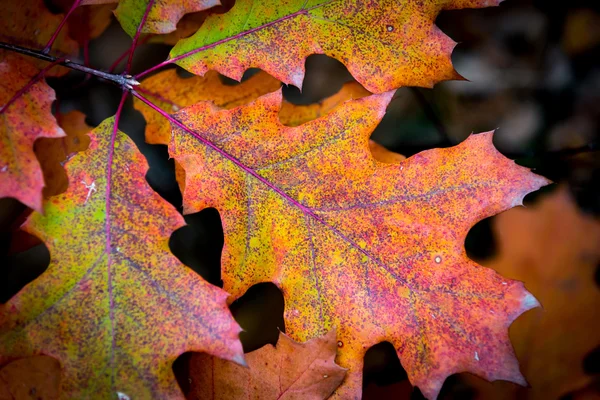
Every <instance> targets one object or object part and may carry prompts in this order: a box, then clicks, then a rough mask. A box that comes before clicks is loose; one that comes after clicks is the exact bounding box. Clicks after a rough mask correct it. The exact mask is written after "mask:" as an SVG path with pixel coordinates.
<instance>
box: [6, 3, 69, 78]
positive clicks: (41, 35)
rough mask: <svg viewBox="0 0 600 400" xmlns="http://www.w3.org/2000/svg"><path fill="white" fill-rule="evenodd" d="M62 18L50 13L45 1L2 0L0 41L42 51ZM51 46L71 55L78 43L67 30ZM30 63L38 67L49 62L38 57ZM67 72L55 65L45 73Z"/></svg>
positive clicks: (61, 73)
mask: <svg viewBox="0 0 600 400" xmlns="http://www.w3.org/2000/svg"><path fill="white" fill-rule="evenodd" d="M63 17H64V16H63V15H60V14H56V15H54V14H52V13H50V11H48V9H47V8H46V5H45V4H44V0H10V1H3V2H2V23H1V24H0V41H3V42H8V43H12V44H17V45H21V46H25V47H29V48H33V49H40V50H41V49H43V48H44V47H45V46H46V44H47V43H48V41H49V40H50V38H51V37H52V35H53V34H54V32H55V31H56V29H57V28H58V26H59V25H60V22H61V21H62V19H63ZM52 48H53V49H54V50H55V51H56V52H58V53H59V54H60V55H71V54H75V53H76V52H77V49H78V46H77V42H75V41H74V40H73V39H71V38H70V37H69V36H68V35H67V32H66V31H61V32H60V33H59V34H58V36H57V38H56V41H55V42H54V45H53V47H52ZM33 63H34V64H35V65H36V67H38V68H39V69H42V68H44V67H45V66H46V65H47V64H48V63H47V62H45V61H40V60H34V61H33ZM67 72H68V69H66V68H63V67H55V68H52V69H51V70H50V71H48V73H47V74H46V75H53V76H60V75H64V74H66V73H67Z"/></svg>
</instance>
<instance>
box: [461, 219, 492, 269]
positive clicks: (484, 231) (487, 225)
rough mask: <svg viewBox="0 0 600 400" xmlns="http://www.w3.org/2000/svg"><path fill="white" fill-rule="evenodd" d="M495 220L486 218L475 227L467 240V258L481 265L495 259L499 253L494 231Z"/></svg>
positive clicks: (468, 234)
mask: <svg viewBox="0 0 600 400" xmlns="http://www.w3.org/2000/svg"><path fill="white" fill-rule="evenodd" d="M494 218H495V217H490V218H485V219H483V220H481V221H479V222H478V223H476V224H475V225H473V227H472V228H471V229H469V233H467V237H466V238H465V250H466V251H467V256H468V257H469V258H470V259H471V260H473V261H475V262H477V263H479V264H481V263H483V262H485V261H487V260H490V259H492V258H494V257H495V256H496V254H497V251H498V249H497V243H496V239H495V237H494V233H493V231H492V224H493V221H494Z"/></svg>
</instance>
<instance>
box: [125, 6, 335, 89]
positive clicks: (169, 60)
mask: <svg viewBox="0 0 600 400" xmlns="http://www.w3.org/2000/svg"><path fill="white" fill-rule="evenodd" d="M333 1H335V0H329V1H326V2H325V3H323V4H319V5H316V6H314V7H310V8H301V9H300V10H298V11H296V12H294V13H291V14H289V15H286V16H284V17H281V18H278V19H275V20H273V21H271V22H267V23H266V24H263V25H259V26H257V27H256V28H252V29H249V30H247V31H243V32H240V33H238V34H235V35H233V36H230V37H226V38H224V39H221V40H217V41H216V42H214V43H210V44H207V45H205V46H202V47H198V48H197V49H194V50H191V51H188V52H187V53H183V54H181V55H179V56H177V57H174V58H170V59H168V60H165V61H163V62H161V63H160V64H157V65H155V66H154V67H152V68H149V69H147V70H146V71H144V72H141V73H139V74H137V75H136V76H135V79H139V78H141V77H143V76H146V75H148V74H149V73H151V72H154V71H156V70H157V69H159V68H162V67H164V66H165V65H169V64H172V63H174V62H177V61H179V60H181V59H184V58H186V57H189V56H191V55H194V54H196V53H200V52H201V51H204V50H208V49H212V48H213V47H216V46H218V45H220V44H223V43H227V42H230V41H232V40H236V39H239V38H241V37H244V36H246V35H250V34H252V33H254V32H257V31H260V30H262V29H265V28H268V27H270V26H273V25H276V24H278V23H280V22H283V21H285V20H288V19H291V18H294V17H297V16H298V15H308V12H309V11H310V10H313V9H315V8H319V7H323V6H325V5H327V4H329V3H331V2H333Z"/></svg>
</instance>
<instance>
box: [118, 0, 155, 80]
mask: <svg viewBox="0 0 600 400" xmlns="http://www.w3.org/2000/svg"><path fill="white" fill-rule="evenodd" d="M153 6H154V0H150V1H149V2H148V5H147V6H146V11H144V15H142V20H141V21H140V24H139V25H138V28H137V31H136V32H135V36H134V37H133V41H132V42H131V47H130V48H129V57H128V58H127V65H126V67H125V72H124V74H128V73H129V71H130V70H131V63H132V62H133V53H135V48H136V47H137V44H138V40H139V38H140V35H141V33H142V29H143V28H144V25H146V19H148V14H149V13H150V10H151V9H152V7H153Z"/></svg>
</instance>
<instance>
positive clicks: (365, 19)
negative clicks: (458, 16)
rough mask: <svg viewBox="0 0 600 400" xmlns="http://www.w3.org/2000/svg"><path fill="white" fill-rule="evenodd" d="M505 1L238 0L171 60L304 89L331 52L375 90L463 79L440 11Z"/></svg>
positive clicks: (173, 53) (178, 47) (202, 71)
mask: <svg viewBox="0 0 600 400" xmlns="http://www.w3.org/2000/svg"><path fill="white" fill-rule="evenodd" d="M499 2H500V0H406V1H403V2H401V3H399V2H397V1H395V0H373V1H369V2H364V1H361V0H283V1H282V0H266V1H259V0H238V1H236V3H235V5H234V6H233V8H232V9H231V10H230V11H229V12H228V13H226V14H223V15H213V16H211V17H209V18H208V19H207V20H206V22H205V23H204V24H203V25H202V26H201V27H200V29H199V30H198V32H197V33H196V34H194V35H193V36H191V37H190V38H187V39H183V40H181V41H180V42H179V43H177V45H176V46H175V47H174V48H173V50H172V51H171V54H170V57H171V58H173V59H175V58H177V59H179V58H181V59H179V60H178V61H177V64H179V65H180V66H182V67H183V68H185V69H187V70H188V71H191V72H193V73H195V74H197V75H204V74H205V73H206V72H207V71H208V70H209V69H214V70H217V71H219V72H220V73H222V74H224V75H226V76H229V77H231V78H233V79H237V80H240V78H241V77H242V74H243V73H244V71H245V70H246V69H248V68H250V67H258V68H260V69H262V70H264V71H266V72H268V73H269V74H271V75H273V76H274V77H276V78H277V79H279V80H280V81H282V82H284V83H286V84H292V85H294V86H297V87H299V88H301V87H302V80H303V78H304V62H305V59H306V57H307V56H309V55H311V54H315V53H316V54H327V55H328V56H330V57H334V58H336V59H338V60H339V61H341V62H342V63H344V65H345V66H346V67H347V68H348V70H349V71H350V73H351V74H352V75H353V76H354V78H356V80H357V81H358V82H360V83H361V84H362V85H363V86H364V87H366V88H367V89H368V90H370V91H371V92H377V93H379V92H384V91H387V90H391V89H396V88H398V87H400V86H404V85H411V86H426V87H431V86H432V85H433V84H435V83H437V82H439V81H442V80H447V79H455V78H458V77H459V75H458V74H457V73H456V72H455V71H454V68H453V67H452V61H451V59H450V54H451V52H452V49H453V48H454V45H455V42H454V41H452V40H451V39H450V38H449V37H447V36H446V35H445V34H443V33H442V32H441V31H440V30H439V29H438V28H437V27H436V26H435V24H434V21H435V18H436V16H437V15H438V13H439V12H440V11H441V10H444V9H455V8H464V7H485V6H491V5H497V4H498V3H499Z"/></svg>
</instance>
